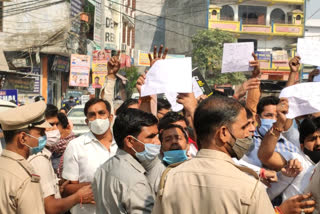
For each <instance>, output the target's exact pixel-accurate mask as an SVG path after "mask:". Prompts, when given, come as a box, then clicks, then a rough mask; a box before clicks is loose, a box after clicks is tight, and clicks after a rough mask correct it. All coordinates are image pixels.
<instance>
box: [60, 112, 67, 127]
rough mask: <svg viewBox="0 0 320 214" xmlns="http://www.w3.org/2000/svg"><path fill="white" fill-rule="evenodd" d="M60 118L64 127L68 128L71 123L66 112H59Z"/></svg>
mask: <svg viewBox="0 0 320 214" xmlns="http://www.w3.org/2000/svg"><path fill="white" fill-rule="evenodd" d="M58 120H59V123H60V124H61V126H62V128H64V129H66V128H67V127H68V125H69V121H68V118H67V116H66V115H65V114H64V113H58Z"/></svg>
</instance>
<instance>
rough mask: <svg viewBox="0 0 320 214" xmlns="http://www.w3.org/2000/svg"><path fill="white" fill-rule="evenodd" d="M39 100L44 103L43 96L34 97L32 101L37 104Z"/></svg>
mask: <svg viewBox="0 0 320 214" xmlns="http://www.w3.org/2000/svg"><path fill="white" fill-rule="evenodd" d="M40 100H43V101H46V100H45V99H44V97H43V96H36V97H35V98H34V101H35V102H38V101H40Z"/></svg>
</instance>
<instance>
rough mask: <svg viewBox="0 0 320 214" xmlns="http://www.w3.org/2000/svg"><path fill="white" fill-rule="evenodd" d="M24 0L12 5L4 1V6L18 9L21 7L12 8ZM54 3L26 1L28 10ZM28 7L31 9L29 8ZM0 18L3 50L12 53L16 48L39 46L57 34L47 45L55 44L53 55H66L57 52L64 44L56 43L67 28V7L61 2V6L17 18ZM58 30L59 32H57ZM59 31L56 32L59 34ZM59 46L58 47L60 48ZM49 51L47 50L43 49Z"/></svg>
mask: <svg viewBox="0 0 320 214" xmlns="http://www.w3.org/2000/svg"><path fill="white" fill-rule="evenodd" d="M21 2H26V1H24V0H17V1H14V2H4V6H9V5H10V4H12V5H15V6H11V7H10V10H11V9H17V10H18V9H19V8H21V5H16V4H18V3H21ZM52 2H55V1H53V0H50V1H46V2H45V3H37V4H35V2H30V3H29V5H30V6H29V8H30V7H36V6H39V5H46V4H48V3H52ZM31 5H32V6H31ZM6 15H7V14H5V17H4V18H3V32H0V38H1V39H0V46H1V48H2V49H4V50H6V51H9V50H11V51H14V50H17V49H24V48H28V47H33V46H36V47H39V46H42V45H43V44H44V43H45V42H46V41H47V40H48V39H49V38H53V37H54V36H55V35H56V34H57V33H58V34H60V36H58V37H57V38H55V39H52V41H50V42H49V43H50V44H54V43H57V44H56V48H55V49H52V51H53V52H55V51H57V52H62V53H64V52H66V50H61V49H60V48H61V47H62V48H63V45H64V46H65V42H63V44H62V43H59V40H61V39H63V38H64V37H65V36H66V32H67V31H69V29H70V4H69V3H67V2H65V3H61V4H56V5H52V6H49V7H44V8H41V9H37V10H32V11H26V12H21V13H19V14H17V15H13V16H6ZM61 31H62V32H61ZM59 32H60V33H59ZM60 45H62V46H60ZM44 49H47V50H48V51H50V49H49V47H46V48H44Z"/></svg>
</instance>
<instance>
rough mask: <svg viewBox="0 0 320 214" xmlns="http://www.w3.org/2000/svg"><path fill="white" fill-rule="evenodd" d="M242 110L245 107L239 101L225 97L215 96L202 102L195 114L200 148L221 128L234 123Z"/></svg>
mask: <svg viewBox="0 0 320 214" xmlns="http://www.w3.org/2000/svg"><path fill="white" fill-rule="evenodd" d="M241 109H243V106H242V105H241V104H240V103H239V102H238V101H236V100H235V99H232V98H228V97H224V96H213V97H209V98H208V99H206V100H204V101H202V102H201V103H200V104H199V106H198V107H197V109H196V111H195V113H194V128H195V131H196V134H197V143H198V145H199V147H200V148H201V145H204V144H205V141H206V140H208V139H209V138H210V137H212V136H213V135H214V134H215V132H216V130H217V129H218V128H219V127H221V126H222V125H226V126H230V125H231V124H232V123H234V122H235V119H236V117H237V116H238V115H239V112H240V110H241Z"/></svg>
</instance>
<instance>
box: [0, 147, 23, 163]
mask: <svg viewBox="0 0 320 214" xmlns="http://www.w3.org/2000/svg"><path fill="white" fill-rule="evenodd" d="M1 156H3V157H7V158H10V159H13V160H19V161H20V160H25V158H24V157H22V156H21V155H19V154H18V153H15V152H12V151H9V150H7V149H4V150H3V151H2V154H1Z"/></svg>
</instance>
